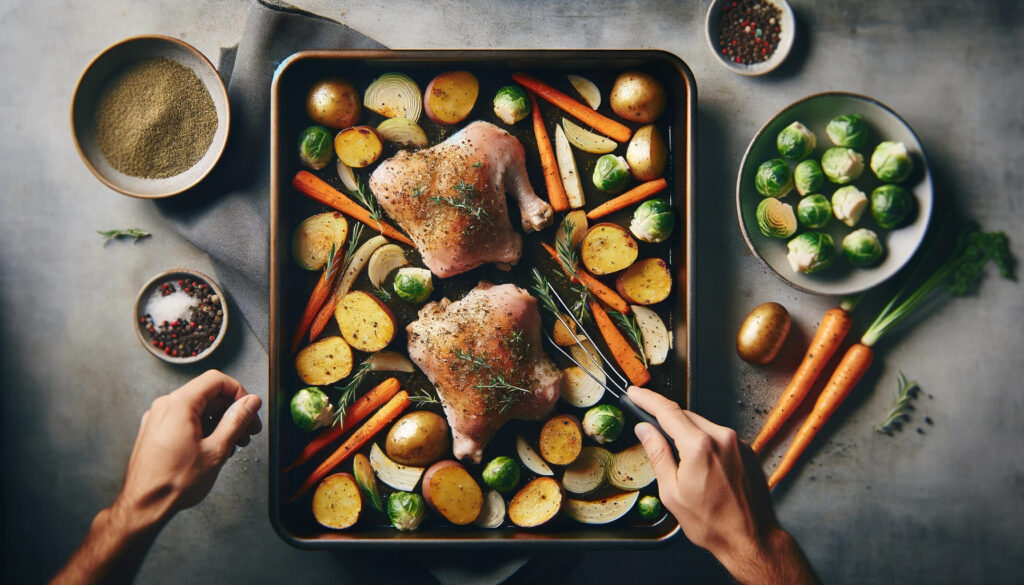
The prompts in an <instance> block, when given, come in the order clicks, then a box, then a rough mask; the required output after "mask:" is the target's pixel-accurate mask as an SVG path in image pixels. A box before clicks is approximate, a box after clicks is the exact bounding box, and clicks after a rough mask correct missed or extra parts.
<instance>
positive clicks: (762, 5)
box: [718, 0, 782, 65]
mask: <svg viewBox="0 0 1024 585" xmlns="http://www.w3.org/2000/svg"><path fill="white" fill-rule="evenodd" d="M781 19H782V12H781V11H780V10H779V9H778V7H776V6H775V5H774V4H771V3H769V2H764V1H763V0H762V1H758V0H738V1H737V2H726V3H725V4H724V5H723V6H722V20H721V25H720V29H719V33H718V46H719V47H720V50H721V51H722V55H724V56H725V57H726V58H727V59H729V60H731V61H733V62H734V63H739V64H740V65H753V64H754V63H761V62H763V61H767V60H768V59H769V58H770V57H771V56H772V54H773V53H775V48H776V47H778V46H779V34H780V33H781V31H782V28H781V26H780V21H781Z"/></svg>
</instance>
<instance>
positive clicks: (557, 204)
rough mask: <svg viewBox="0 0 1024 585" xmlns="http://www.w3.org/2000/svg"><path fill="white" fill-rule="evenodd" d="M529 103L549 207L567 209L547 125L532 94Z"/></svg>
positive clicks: (566, 200) (566, 196)
mask: <svg viewBox="0 0 1024 585" xmlns="http://www.w3.org/2000/svg"><path fill="white" fill-rule="evenodd" d="M530 103H531V104H532V105H533V108H532V109H531V116H532V118H533V134H534V135H535V136H536V137H537V151H538V152H539V153H540V166H541V168H543V169H544V185H545V186H546V187H547V190H548V201H550V202H551V209H553V210H555V211H567V210H568V209H569V196H568V195H566V193H565V186H564V185H562V175H561V174H560V173H559V171H558V161H557V160H556V159H555V151H554V150H552V149H551V139H550V138H549V137H548V129H547V127H546V126H544V116H542V115H541V113H540V106H539V105H537V98H535V97H533V94H530Z"/></svg>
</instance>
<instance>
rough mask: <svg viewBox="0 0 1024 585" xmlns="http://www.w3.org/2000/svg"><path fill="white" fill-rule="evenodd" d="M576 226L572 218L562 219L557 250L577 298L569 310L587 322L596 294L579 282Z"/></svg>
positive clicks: (582, 321)
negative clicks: (574, 237)
mask: <svg viewBox="0 0 1024 585" xmlns="http://www.w3.org/2000/svg"><path fill="white" fill-rule="evenodd" d="M574 228H575V225H574V224H573V222H572V220H570V219H565V220H564V221H562V236H561V237H560V238H557V239H556V240H555V251H556V252H557V253H558V261H559V262H560V263H561V264H562V266H563V267H564V268H565V271H566V273H567V274H568V275H569V288H570V289H571V290H572V292H573V295H574V296H575V299H576V300H575V301H573V303H572V306H570V307H569V310H570V311H571V312H572V314H573V315H574V316H575V317H576V319H577V320H579V321H580V322H581V323H585V322H587V321H588V320H589V319H590V309H589V307H588V305H589V303H590V301H592V300H593V299H594V296H593V293H591V292H590V289H588V288H587V287H585V286H583V285H581V284H579V265H580V258H579V252H577V251H576V246H574V245H573V243H572V232H573V229H574Z"/></svg>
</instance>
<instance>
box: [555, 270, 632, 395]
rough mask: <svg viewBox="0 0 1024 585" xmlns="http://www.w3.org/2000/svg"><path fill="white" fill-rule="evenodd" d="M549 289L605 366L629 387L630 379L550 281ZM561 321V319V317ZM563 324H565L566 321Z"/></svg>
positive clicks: (624, 385) (623, 385)
mask: <svg viewBox="0 0 1024 585" xmlns="http://www.w3.org/2000/svg"><path fill="white" fill-rule="evenodd" d="M548 290H550V291H551V294H552V295H554V297H555V298H556V299H558V304H559V305H561V306H562V309H563V310H564V311H565V313H566V314H567V315H569V318H570V319H572V320H573V323H575V324H576V327H577V328H578V329H579V331H582V332H583V336H584V337H586V338H587V341H589V342H590V345H591V346H593V348H594V351H596V352H597V355H599V356H600V357H601V360H603V361H604V363H605V366H607V367H606V369H608V370H610V371H611V372H612V373H613V374H614V375H615V376H616V377H617V378H618V379H619V382H620V385H621V387H622V388H626V387H628V386H629V380H628V379H626V377H625V376H624V375H623V374H622V373H621V372H619V370H618V368H616V367H615V364H613V363H612V362H611V361H609V360H608V358H606V357H605V356H604V354H603V353H602V352H601V350H600V349H598V347H597V344H596V343H594V338H593V337H591V336H590V333H587V328H586V327H584V326H583V323H581V322H580V320H579V319H577V318H576V316H575V315H573V314H572V311H571V310H569V305H567V304H566V302H565V301H564V300H562V297H561V296H559V294H558V291H556V290H555V287H554V286H553V285H552V284H551V283H548ZM559 321H561V318H560V317H559ZM562 324H563V325H565V323H564V322H563V323H562ZM576 344H577V345H579V346H580V347H583V344H581V343H580V342H579V341H578V340H577V341H576ZM583 350H584V351H587V348H585V347H583ZM587 354H588V355H589V354H590V352H589V351H587ZM591 359H593V356H591ZM581 367H582V366H581Z"/></svg>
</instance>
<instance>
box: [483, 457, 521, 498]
mask: <svg viewBox="0 0 1024 585" xmlns="http://www.w3.org/2000/svg"><path fill="white" fill-rule="evenodd" d="M521 475H522V472H521V471H520V469H519V464H518V463H516V460H515V459H513V458H511V457H506V456H504V455H499V456H498V457H495V458H494V459H491V462H490V463H488V464H487V467H484V472H483V478H484V483H486V484H487V486H488V487H489V488H491V489H492V490H495V491H498V492H501V493H503V494H505V493H508V492H510V491H512V490H514V489H516V486H517V485H519V478H520V476H521Z"/></svg>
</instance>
